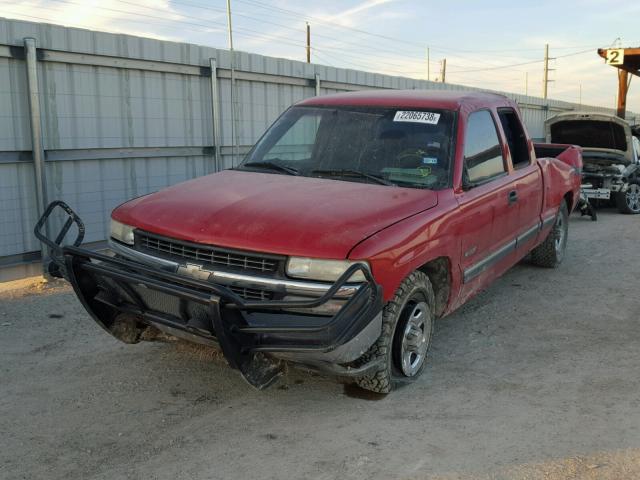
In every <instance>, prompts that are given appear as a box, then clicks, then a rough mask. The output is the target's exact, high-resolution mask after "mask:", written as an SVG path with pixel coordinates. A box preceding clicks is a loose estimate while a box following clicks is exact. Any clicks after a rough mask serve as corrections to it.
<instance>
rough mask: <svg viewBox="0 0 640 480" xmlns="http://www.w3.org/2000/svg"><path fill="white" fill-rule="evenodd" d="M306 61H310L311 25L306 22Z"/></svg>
mask: <svg viewBox="0 0 640 480" xmlns="http://www.w3.org/2000/svg"><path fill="white" fill-rule="evenodd" d="M307 63H311V27H310V26H309V22H307Z"/></svg>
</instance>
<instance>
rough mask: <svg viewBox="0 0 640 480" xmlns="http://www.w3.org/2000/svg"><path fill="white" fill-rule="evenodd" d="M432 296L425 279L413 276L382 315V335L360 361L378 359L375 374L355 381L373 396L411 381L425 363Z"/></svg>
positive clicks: (387, 305) (403, 284)
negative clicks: (379, 364)
mask: <svg viewBox="0 0 640 480" xmlns="http://www.w3.org/2000/svg"><path fill="white" fill-rule="evenodd" d="M433 305H434V294H433V287H432V285H431V281H430V280H429V277H428V276H427V275H426V274H425V273H423V272H419V271H416V272H413V273H412V274H411V275H409V276H408V277H407V278H406V279H405V280H404V281H403V282H402V284H401V285H400V287H398V290H397V291H396V293H395V295H394V297H393V299H392V300H391V301H389V302H388V303H387V304H386V305H385V307H384V311H383V317H382V334H381V335H380V338H378V340H377V341H376V343H375V344H374V345H373V346H372V347H371V348H370V349H369V351H368V352H367V353H365V354H364V356H363V358H362V360H363V361H365V362H369V361H372V360H376V359H380V360H381V366H380V367H379V369H378V370H376V371H375V372H372V373H370V374H368V375H366V376H363V377H360V378H358V379H357V380H356V382H357V384H358V385H359V386H360V387H362V388H364V389H366V390H370V391H373V392H378V393H388V392H390V391H391V390H393V389H394V388H395V387H397V386H398V385H401V384H404V383H410V382H413V381H415V380H416V379H417V378H418V377H419V376H420V374H421V373H422V372H423V370H424V367H425V366H426V363H427V354H428V351H429V347H430V346H431V337H432V335H433V323H434V311H433Z"/></svg>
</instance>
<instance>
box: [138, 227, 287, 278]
mask: <svg viewBox="0 0 640 480" xmlns="http://www.w3.org/2000/svg"><path fill="white" fill-rule="evenodd" d="M136 244H137V246H138V248H140V249H141V250H146V251H150V252H153V253H154V254H156V255H158V256H161V257H168V258H183V259H185V260H193V261H195V262H198V263H205V264H211V265H221V266H224V267H229V268H232V269H236V270H238V269H239V270H251V271H256V272H275V271H277V269H278V260H277V259H274V258H269V257H262V256H260V255H248V254H245V253H243V252H237V251H230V250H225V249H221V248H217V247H213V246H207V245H195V244H188V243H183V242H176V241H173V240H171V239H168V238H159V237H156V236H150V235H146V234H144V233H140V232H136Z"/></svg>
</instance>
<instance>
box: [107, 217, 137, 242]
mask: <svg viewBox="0 0 640 480" xmlns="http://www.w3.org/2000/svg"><path fill="white" fill-rule="evenodd" d="M111 238H114V239H115V240H118V241H119V242H122V243H126V244H127V245H133V227H130V226H129V225H125V224H124V223H120V222H118V221H117V220H114V219H113V218H112V219H111Z"/></svg>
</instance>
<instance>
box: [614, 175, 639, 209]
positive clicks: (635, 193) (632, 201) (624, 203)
mask: <svg viewBox="0 0 640 480" xmlns="http://www.w3.org/2000/svg"><path fill="white" fill-rule="evenodd" d="M616 204H617V206H618V210H619V211H620V212H621V213H626V214H630V215H637V214H638V213H640V184H638V183H637V182H636V183H630V184H629V186H628V187H627V191H626V192H624V193H622V192H619V193H618V195H617V196H616Z"/></svg>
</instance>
